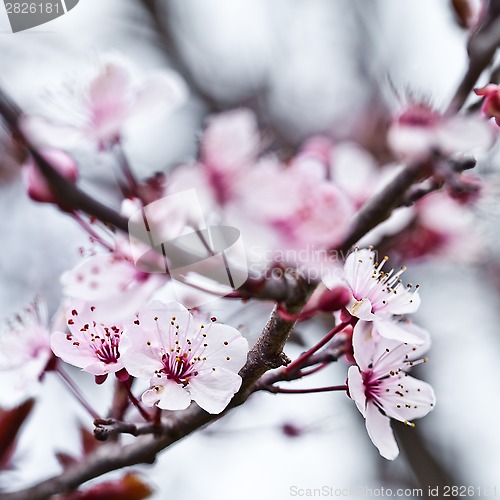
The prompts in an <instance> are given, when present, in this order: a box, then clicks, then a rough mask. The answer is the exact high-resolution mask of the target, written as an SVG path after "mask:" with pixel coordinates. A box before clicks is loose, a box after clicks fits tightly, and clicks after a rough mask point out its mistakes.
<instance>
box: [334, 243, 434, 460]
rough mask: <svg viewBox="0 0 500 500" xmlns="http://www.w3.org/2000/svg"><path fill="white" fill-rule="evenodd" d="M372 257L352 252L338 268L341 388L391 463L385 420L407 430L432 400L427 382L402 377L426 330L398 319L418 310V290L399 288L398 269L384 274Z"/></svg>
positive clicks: (394, 449) (392, 447) (418, 355)
mask: <svg viewBox="0 0 500 500" xmlns="http://www.w3.org/2000/svg"><path fill="white" fill-rule="evenodd" d="M376 255H377V254H376V252H375V251H373V250H372V249H356V250H354V252H352V253H351V254H350V255H349V256H348V257H347V259H346V263H345V266H344V274H343V281H344V283H345V284H346V285H347V286H348V288H349V292H350V294H351V298H350V302H349V303H348V304H347V306H346V313H348V314H349V316H350V317H351V318H350V320H348V322H349V324H350V325H351V326H352V325H353V324H354V329H353V333H352V349H353V361H354V363H355V364H354V365H352V366H351V367H350V368H349V371H348V377H347V385H348V391H349V395H350V397H351V398H352V399H353V400H354V401H355V403H356V406H357V407H358V409H359V411H360V412H361V413H362V415H363V416H364V417H365V419H366V428H367V431H368V434H369V436H370V438H371V440H372V441H373V443H374V444H375V446H376V447H377V448H378V449H379V451H380V454H381V455H382V456H383V457H385V458H387V459H390V460H392V459H394V458H395V457H396V456H397V455H398V453H399V450H398V446H397V444H396V441H395V439H394V436H393V434H392V431H391V427H390V419H391V418H393V419H396V420H399V421H401V422H404V423H405V424H407V425H410V426H413V425H414V423H413V422H412V420H413V419H415V418H420V417H423V416H425V415H427V413H429V412H430V411H431V410H432V409H433V407H434V404H435V396H434V391H433V390H432V388H431V386H430V385H429V384H427V383H425V382H422V381H420V380H417V379H415V378H413V377H411V376H410V375H408V370H409V369H410V368H411V367H412V366H414V365H416V364H419V363H421V362H423V361H425V358H422V354H423V353H425V351H426V350H427V349H428V348H429V347H430V336H429V334H428V332H427V331H425V330H424V329H422V328H420V327H419V326H417V325H415V324H413V323H411V322H409V321H407V320H403V319H401V316H402V315H404V314H409V313H413V312H415V311H416V310H417V309H418V307H419V305H420V296H419V293H418V290H417V289H416V288H415V289H412V287H411V286H410V285H409V286H407V287H405V286H404V285H403V283H402V281H401V279H400V276H401V274H402V273H403V271H404V270H405V269H404V268H402V269H401V270H400V271H398V272H394V270H390V271H388V272H385V271H384V270H383V267H384V264H385V261H386V260H387V258H386V257H384V259H382V262H381V263H378V262H376ZM347 317H348V316H347ZM343 319H344V320H345V319H346V318H345V317H344V318H343Z"/></svg>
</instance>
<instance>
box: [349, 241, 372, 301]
mask: <svg viewBox="0 0 500 500" xmlns="http://www.w3.org/2000/svg"><path fill="white" fill-rule="evenodd" d="M376 258H377V254H376V253H375V252H374V251H373V250H369V249H367V248H362V249H360V250H355V251H354V252H352V253H350V254H349V255H348V256H347V259H346V261H345V264H344V278H345V280H346V281H347V284H348V285H349V286H350V287H351V288H352V290H353V292H354V294H355V295H356V292H357V291H358V290H359V289H360V288H361V285H363V284H365V283H366V282H367V281H368V280H371V278H372V275H373V269H374V267H373V266H374V264H375V260H376ZM359 298H362V297H359Z"/></svg>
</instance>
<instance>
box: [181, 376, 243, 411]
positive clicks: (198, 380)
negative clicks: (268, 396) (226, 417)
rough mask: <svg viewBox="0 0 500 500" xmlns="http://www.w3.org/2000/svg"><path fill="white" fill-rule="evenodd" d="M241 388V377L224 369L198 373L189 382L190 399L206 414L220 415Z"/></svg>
mask: <svg viewBox="0 0 500 500" xmlns="http://www.w3.org/2000/svg"><path fill="white" fill-rule="evenodd" d="M240 387H241V377H240V376H239V375H237V374H236V373H233V372H231V371H229V370H226V369H224V368H216V369H215V370H212V369H211V370H209V371H208V370H207V371H203V372H200V373H199V374H198V376H196V377H193V378H192V379H191V380H190V381H189V385H188V388H189V391H190V393H191V397H192V398H193V400H194V401H196V403H198V405H199V406H200V407H201V408H203V409H204V410H205V411H207V412H208V413H212V414H217V413H220V412H221V411H222V410H224V408H225V407H226V406H227V405H228V404H229V402H230V401H231V399H232V397H233V396H234V394H235V393H236V392H237V391H238V390H239V388H240Z"/></svg>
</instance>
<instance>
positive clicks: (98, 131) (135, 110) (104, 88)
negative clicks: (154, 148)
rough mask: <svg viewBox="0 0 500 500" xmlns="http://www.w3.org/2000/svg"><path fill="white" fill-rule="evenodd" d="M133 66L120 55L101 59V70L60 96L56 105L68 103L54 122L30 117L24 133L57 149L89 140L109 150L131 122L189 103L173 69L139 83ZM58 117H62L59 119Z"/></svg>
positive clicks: (183, 85)
mask: <svg viewBox="0 0 500 500" xmlns="http://www.w3.org/2000/svg"><path fill="white" fill-rule="evenodd" d="M134 73H135V71H134V69H133V68H132V67H131V65H130V63H129V62H128V61H126V60H125V59H124V58H122V57H121V56H118V55H116V54H113V55H111V54H108V55H104V56H102V57H101V62H100V66H99V67H98V68H96V70H95V72H94V73H93V74H92V75H90V76H89V77H86V78H85V77H83V78H82V79H81V82H83V83H81V82H77V83H73V84H72V85H71V84H70V85H68V88H69V90H68V89H67V90H66V93H64V92H59V95H58V96H57V97H58V98H57V100H55V102H56V103H59V105H60V107H61V108H62V106H61V102H64V99H65V103H66V104H65V106H64V109H60V110H59V113H57V110H54V111H55V112H54V115H56V114H59V115H60V116H59V117H54V118H53V119H52V120H48V119H45V118H39V117H34V116H33V117H27V118H26V119H25V120H24V121H23V124H22V126H23V130H24V131H25V133H27V134H28V136H29V137H30V138H31V140H32V141H34V142H35V143H38V144H39V143H42V144H43V143H45V144H52V145H54V146H64V145H66V146H67V145H72V146H73V145H75V144H76V145H78V144H82V143H85V142H89V141H90V142H91V143H95V144H97V145H98V147H99V148H100V149H107V148H109V147H110V146H112V145H113V144H114V143H116V142H117V141H119V140H120V139H121V137H122V135H123V131H124V127H125V126H126V125H127V124H128V123H129V122H130V121H132V120H137V119H144V118H146V117H147V118H151V116H152V115H153V114H155V113H157V112H158V111H161V110H168V111H169V110H172V109H174V108H175V107H177V106H179V105H180V104H182V103H183V102H184V100H185V99H186V87H185V84H184V82H183V80H182V79H181V77H180V76H179V75H178V74H177V73H176V72H174V71H171V70H162V71H159V72H157V73H156V74H154V75H152V76H151V77H149V78H146V79H142V81H141V79H138V78H136V77H135V75H134ZM58 118H59V119H58Z"/></svg>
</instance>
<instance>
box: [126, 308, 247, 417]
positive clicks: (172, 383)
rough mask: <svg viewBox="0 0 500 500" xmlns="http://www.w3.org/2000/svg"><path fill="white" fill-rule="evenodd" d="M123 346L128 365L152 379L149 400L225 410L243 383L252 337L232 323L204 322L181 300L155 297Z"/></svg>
mask: <svg viewBox="0 0 500 500" xmlns="http://www.w3.org/2000/svg"><path fill="white" fill-rule="evenodd" d="M121 350H122V359H123V363H124V365H125V367H126V369H127V371H128V372H129V373H130V374H131V375H133V376H135V377H138V378H142V379H146V380H148V381H149V382H150V389H149V390H147V391H146V392H145V393H144V394H143V395H142V401H143V402H144V403H145V404H146V405H148V406H154V405H157V406H158V407H159V408H162V409H166V410H182V409H184V408H187V407H188V406H189V404H190V402H191V401H192V400H193V401H195V402H196V403H198V405H199V406H200V407H201V408H203V409H204V410H206V411H208V412H209V413H220V412H221V411H222V410H224V408H225V407H226V406H227V405H228V403H229V401H230V400H231V398H232V397H233V395H234V394H235V393H236V392H237V391H238V389H239V388H240V386H241V377H240V376H239V375H238V370H239V369H240V368H241V367H242V366H243V365H244V363H245V362H246V357H247V352H248V342H247V341H246V339H245V338H244V337H242V336H241V334H240V333H239V332H238V330H236V329H234V328H232V327H230V326H227V325H222V324H219V323H210V324H202V323H201V322H200V321H198V320H197V319H196V318H194V317H193V315H192V314H191V313H190V312H189V311H188V310H187V309H185V308H184V307H183V306H182V305H181V304H178V303H176V302H170V303H162V302H159V301H156V302H153V303H152V304H151V305H149V306H148V307H147V308H145V309H143V310H142V311H141V312H140V313H139V314H138V316H137V319H136V320H135V321H134V322H133V323H132V324H129V325H127V326H126V328H125V332H124V334H123V337H122V342H121Z"/></svg>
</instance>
